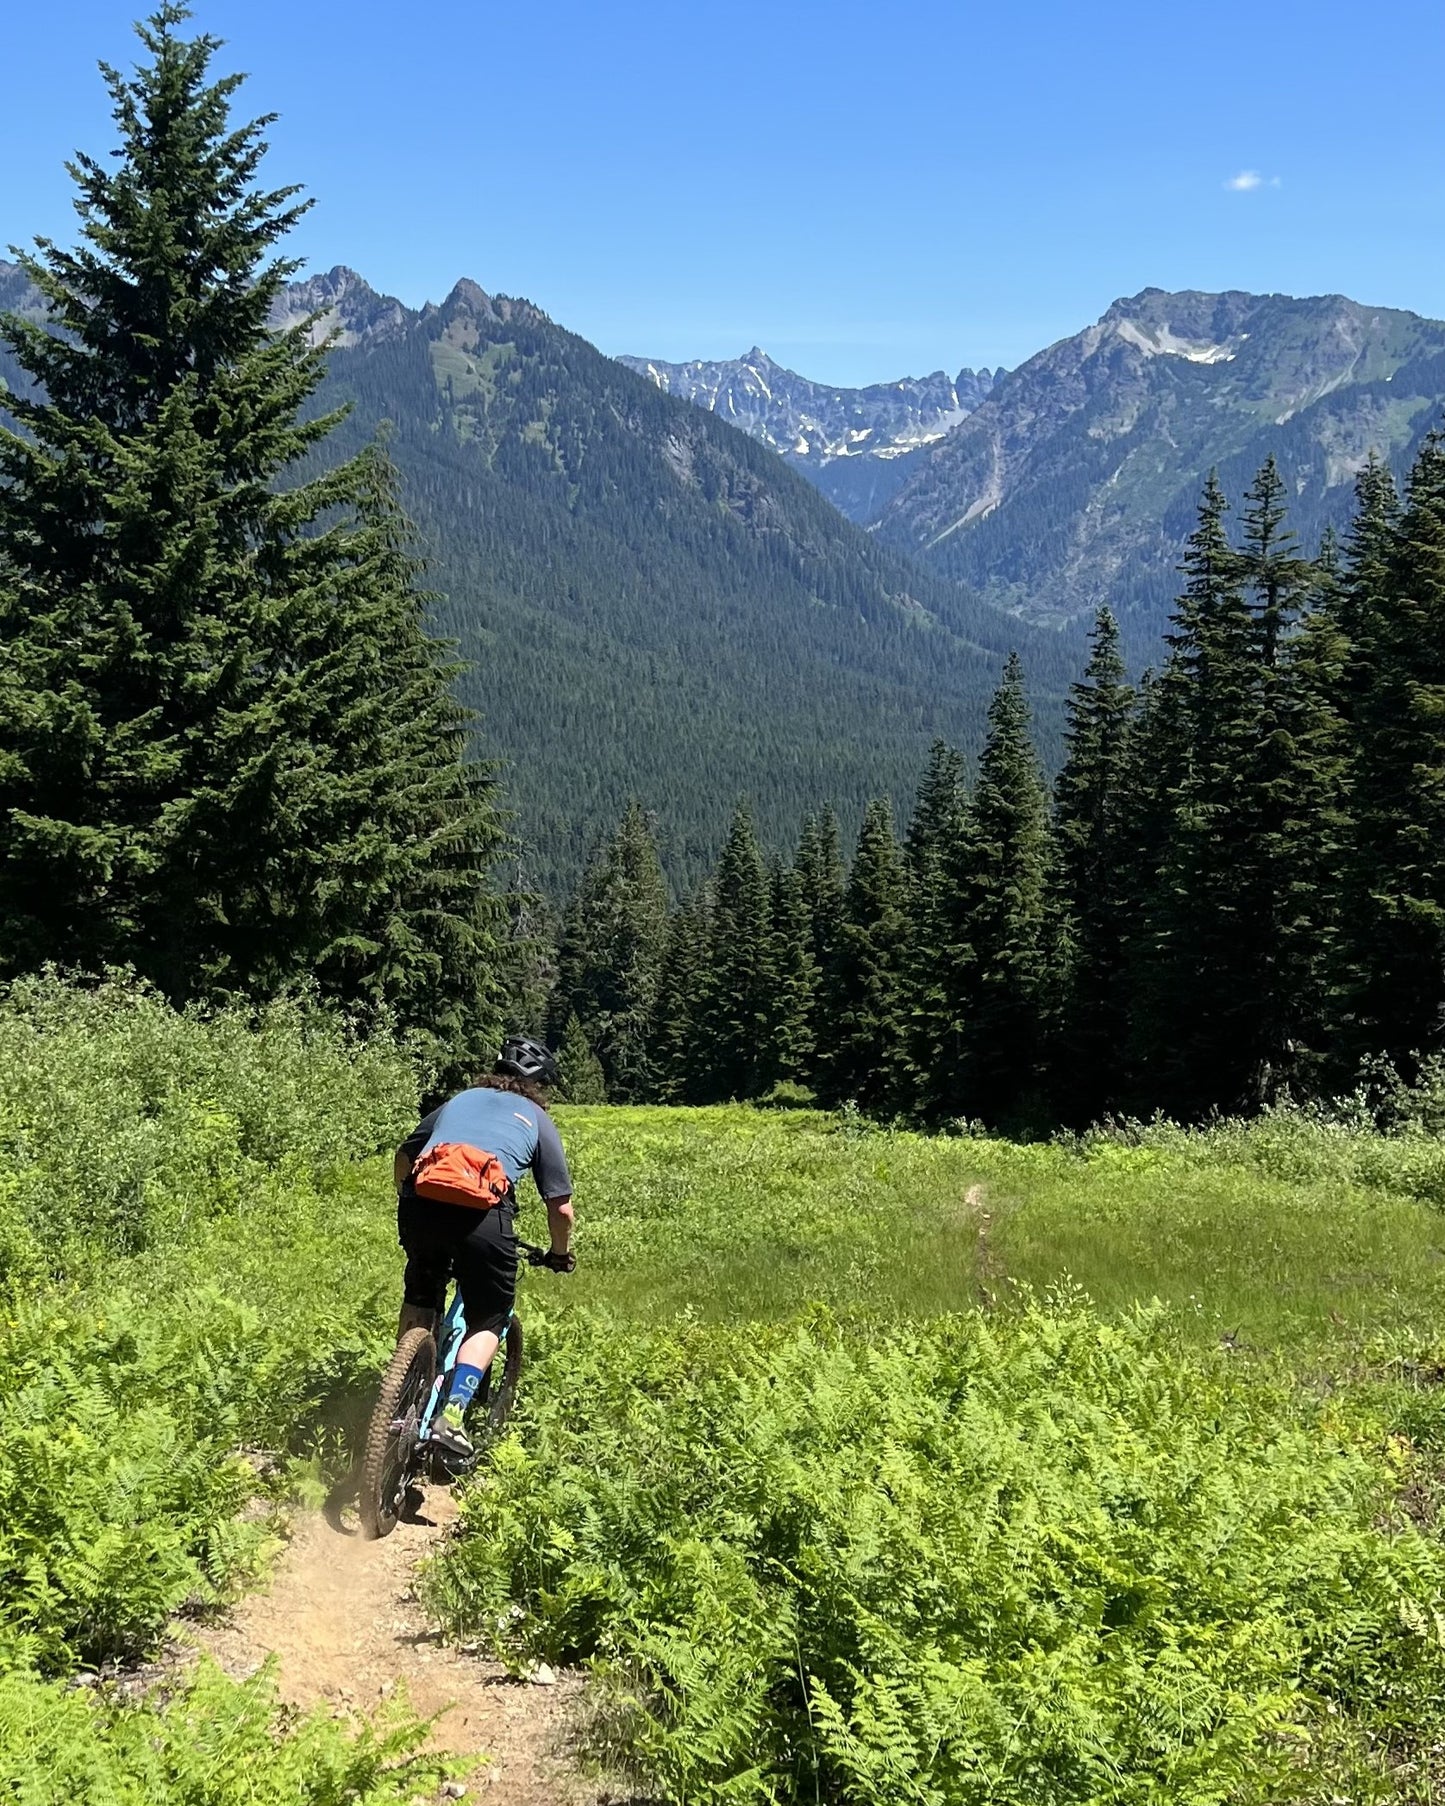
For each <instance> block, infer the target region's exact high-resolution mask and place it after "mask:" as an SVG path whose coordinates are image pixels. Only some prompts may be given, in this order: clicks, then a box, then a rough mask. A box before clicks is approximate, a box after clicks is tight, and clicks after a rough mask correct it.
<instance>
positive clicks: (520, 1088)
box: [472, 1072, 549, 1110]
mask: <svg viewBox="0 0 1445 1806" xmlns="http://www.w3.org/2000/svg"><path fill="white" fill-rule="evenodd" d="M472 1085H473V1087H474V1088H475V1089H477V1090H479V1091H510V1092H512V1093H513V1094H514V1095H515V1096H517V1097H524V1098H526V1099H527V1101H528V1103H531V1104H535V1105H536V1106H537V1108H538V1109H539V1110H545V1109H547V1107H548V1103H549V1099H548V1097H547V1093H546V1092H545V1091H544V1090H543V1089H542V1087H541V1086H540V1085H534V1084H533V1083H532V1081H531V1080H530V1079H519V1078H518V1077H517V1076H516V1075H515V1073H510V1072H484V1073H481V1074H479V1075H478V1077H476V1078H474V1079H473V1080H472Z"/></svg>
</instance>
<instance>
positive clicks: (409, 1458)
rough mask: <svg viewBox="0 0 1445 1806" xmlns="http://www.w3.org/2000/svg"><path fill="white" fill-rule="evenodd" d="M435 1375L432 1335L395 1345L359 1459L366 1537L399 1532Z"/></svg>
mask: <svg viewBox="0 0 1445 1806" xmlns="http://www.w3.org/2000/svg"><path fill="white" fill-rule="evenodd" d="M436 1372H437V1345H436V1342H435V1341H434V1340H433V1338H432V1334H431V1331H430V1330H427V1329H409V1330H408V1331H407V1332H406V1334H405V1335H404V1336H403V1337H402V1339H401V1340H400V1342H398V1343H397V1345H396V1353H395V1354H394V1355H393V1356H392V1357H391V1365H390V1366H389V1367H388V1368H387V1370H386V1373H385V1375H384V1376H383V1378H382V1382H381V1391H380V1392H379V1393H378V1394H377V1399H376V1407H375V1409H374V1410H373V1411H372V1413H371V1422H370V1423H369V1424H368V1425H367V1429H366V1445H365V1448H364V1449H363V1451H362V1457H361V1500H360V1504H361V1532H362V1535H363V1536H366V1537H372V1538H375V1537H379V1536H389V1535H390V1534H391V1532H392V1531H393V1530H395V1528H396V1521H397V1519H398V1518H399V1517H400V1516H401V1508H402V1504H403V1502H404V1500H405V1498H406V1489H407V1485H408V1484H409V1482H410V1480H411V1472H412V1464H413V1461H414V1459H415V1456H416V1450H417V1443H418V1438H419V1436H420V1434H421V1420H422V1414H423V1413H424V1412H425V1410H426V1403H427V1397H428V1395H429V1393H430V1392H431V1389H432V1386H433V1384H434V1383H435V1380H436Z"/></svg>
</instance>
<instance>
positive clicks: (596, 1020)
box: [550, 802, 667, 1103]
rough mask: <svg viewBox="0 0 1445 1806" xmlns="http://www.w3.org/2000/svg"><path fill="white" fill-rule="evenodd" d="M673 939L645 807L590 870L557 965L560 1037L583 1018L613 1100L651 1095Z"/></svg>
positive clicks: (631, 814) (632, 810) (555, 1016)
mask: <svg viewBox="0 0 1445 1806" xmlns="http://www.w3.org/2000/svg"><path fill="white" fill-rule="evenodd" d="M666 938H667V881H666V879H665V878H664V877H663V875H662V864H661V862H660V860H659V859H658V856H657V842H656V840H655V838H654V836H653V828H652V823H651V820H650V819H649V817H648V815H647V813H646V811H645V810H644V809H643V808H642V806H641V805H640V804H639V803H636V802H633V803H630V804H629V805H628V808H627V811H626V813H625V814H624V815H623V817H622V820H621V822H620V823H619V824H618V827H617V830H616V832H615V833H614V834H613V836H612V838H611V840H609V841H608V842H607V843H606V845H605V846H603V847H602V848H601V849H599V851H598V853H597V855H596V856H595V858H594V859H593V860H592V861H591V863H590V864H589V865H588V868H587V870H586V872H585V873H584V875H583V878H582V882H581V884H580V885H579V886H578V889H577V894H576V896H575V897H574V898H573V899H572V902H571V904H570V906H569V908H568V910H567V915H566V919H565V921H564V924H563V930H562V943H561V947H560V949H559V952H558V958H557V988H556V992H555V995H554V1000H553V1007H552V1021H551V1024H550V1027H551V1031H552V1033H553V1034H556V1033H558V1032H560V1031H561V1030H562V1029H564V1028H565V1025H566V1022H567V1018H568V1017H569V1016H574V1015H575V1016H576V1017H577V1019H578V1021H579V1023H580V1024H581V1026H582V1030H583V1032H584V1033H585V1035H586V1037H587V1040H588V1044H589V1045H590V1046H591V1047H592V1049H593V1050H594V1051H595V1053H596V1055H597V1058H598V1060H599V1061H600V1062H601V1066H602V1071H603V1074H604V1077H605V1079H606V1084H607V1095H608V1096H609V1097H610V1098H611V1099H613V1101H614V1102H618V1103H628V1102H633V1101H635V1100H637V1099H639V1098H642V1097H645V1096H647V1095H649V1093H650V1091H651V1089H652V1072H651V1067H650V1059H649V1052H648V1040H649V1035H650V1032H651V1025H652V1017H653V1007H654V1004H655V1002H656V997H657V983H658V974H659V971H660V968H661V964H662V957H663V949H664V944H665V942H666Z"/></svg>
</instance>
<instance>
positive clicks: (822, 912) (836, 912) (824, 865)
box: [793, 807, 847, 1086]
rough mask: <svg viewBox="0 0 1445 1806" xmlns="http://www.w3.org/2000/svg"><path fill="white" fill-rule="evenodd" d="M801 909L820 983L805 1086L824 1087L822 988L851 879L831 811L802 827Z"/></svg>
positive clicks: (815, 997) (799, 865)
mask: <svg viewBox="0 0 1445 1806" xmlns="http://www.w3.org/2000/svg"><path fill="white" fill-rule="evenodd" d="M793 869H794V870H795V872H796V873H797V877H798V888H799V892H800V895H801V899H802V904H803V909H804V912H805V913H806V915H807V919H808V941H809V951H810V953H811V955H812V960H813V967H814V970H815V971H816V973H817V974H818V982H817V983H816V984H815V985H814V988H813V1010H812V1017H811V1020H810V1022H809V1034H808V1041H809V1045H810V1048H811V1050H812V1051H811V1053H810V1055H809V1058H808V1061H807V1063H806V1065H805V1067H804V1072H803V1076H804V1078H805V1079H806V1081H807V1083H808V1084H810V1085H813V1086H817V1085H818V1084H819V1083H820V1082H821V1074H820V1072H819V1069H818V1049H819V1048H820V1046H821V1045H822V1043H823V1039H824V1036H825V1033H826V1030H825V1025H824V1023H823V1020H822V1012H823V1011H824V1009H825V1008H826V1002H827V997H826V987H825V984H824V982H823V980H824V978H825V976H826V974H827V973H829V972H831V971H832V969H833V962H834V960H835V958H836V956H837V950H838V932H839V928H840V925H841V922H842V917H843V888H844V885H845V883H846V881H847V873H846V871H845V870H844V866H843V850H842V845H841V842H840V840H839V835H838V817H837V816H836V815H835V814H834V812H833V810H832V808H831V807H829V808H826V809H824V810H823V811H822V812H821V813H820V814H818V815H810V816H808V817H807V819H806V820H805V821H804V823H803V830H802V834H801V835H800V837H799V841H798V856H797V859H796V861H795V862H794V868H793Z"/></svg>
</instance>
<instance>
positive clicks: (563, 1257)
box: [542, 1248, 577, 1273]
mask: <svg viewBox="0 0 1445 1806" xmlns="http://www.w3.org/2000/svg"><path fill="white" fill-rule="evenodd" d="M542 1265H543V1266H544V1267H546V1268H548V1269H549V1270H550V1271H551V1272H553V1273H575V1272H576V1271H577V1256H576V1255H575V1254H574V1253H573V1252H572V1251H571V1249H570V1248H569V1249H568V1250H567V1252H566V1253H565V1254H559V1253H558V1252H557V1250H556V1249H555V1248H549V1249H548V1251H547V1252H546V1253H545V1254H544V1255H543V1256H542Z"/></svg>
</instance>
